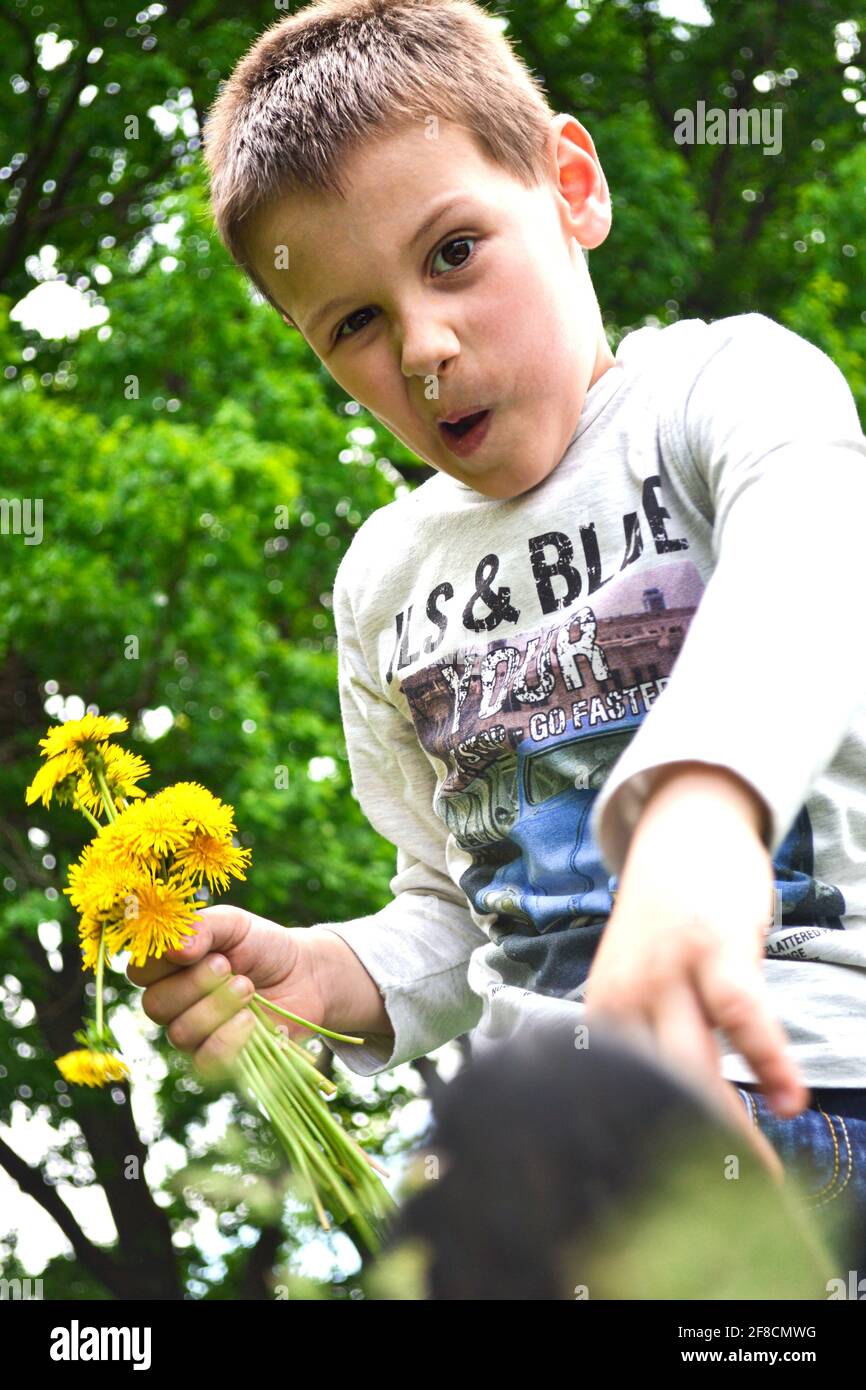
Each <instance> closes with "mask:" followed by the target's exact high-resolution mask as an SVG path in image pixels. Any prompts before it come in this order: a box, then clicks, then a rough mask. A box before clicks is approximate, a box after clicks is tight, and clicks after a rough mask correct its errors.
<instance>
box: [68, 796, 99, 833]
mask: <svg viewBox="0 0 866 1390" xmlns="http://www.w3.org/2000/svg"><path fill="white" fill-rule="evenodd" d="M72 809H73V811H80V812H81V814H82V815H83V816H84V817H85V818H86V819H87V820H89V821H90V824H91V825H92V826H93V828H94V830H101V829H102V826H101V825H100V824H99V821H98V820H97V819H96V817H95V816H92V815H91V814H90V812H89V811H88V809H87V807H86V806H82V804H81V802H80V801H78V800H75V801H73V803H72Z"/></svg>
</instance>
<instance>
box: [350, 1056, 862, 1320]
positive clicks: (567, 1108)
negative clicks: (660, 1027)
mask: <svg viewBox="0 0 866 1390" xmlns="http://www.w3.org/2000/svg"><path fill="white" fill-rule="evenodd" d="M407 1250H414V1251H415V1252H416V1254H417V1253H418V1252H423V1260H422V1261H421V1267H420V1268H421V1271H422V1272H421V1273H420V1274H419V1275H418V1278H419V1280H420V1285H419V1288H418V1291H417V1292H415V1293H408V1294H407V1292H406V1290H405V1289H404V1288H401V1289H399V1290H398V1288H397V1284H398V1280H399V1275H398V1270H400V1269H402V1270H403V1271H404V1272H405V1273H408V1271H409V1269H410V1268H411V1267H412V1266H411V1262H410V1263H409V1264H407V1263H406V1262H405V1260H404V1263H403V1264H402V1265H401V1264H400V1263H399V1261H400V1259H401V1258H402V1256H401V1252H404V1253H405V1252H406V1251H407ZM832 1253H833V1252H830V1251H829V1250H828V1249H827V1248H826V1247H825V1246H824V1245H823V1244H822V1243H821V1241H820V1239H819V1237H818V1236H817V1235H816V1233H815V1231H814V1228H813V1226H812V1223H811V1222H810V1221H809V1220H808V1217H807V1213H805V1212H804V1211H803V1209H802V1207H801V1205H800V1194H799V1193H798V1190H797V1188H796V1185H795V1183H794V1182H793V1180H792V1179H791V1178H790V1177H789V1178H787V1179H786V1182H785V1184H784V1186H782V1185H779V1184H777V1183H776V1182H774V1181H773V1180H772V1179H771V1177H770V1176H769V1175H768V1173H767V1172H766V1170H765V1169H764V1167H763V1166H762V1164H761V1163H760V1162H759V1160H758V1159H757V1157H756V1156H755V1154H754V1153H753V1152H752V1151H751V1149H750V1147H749V1145H748V1142H747V1140H746V1139H745V1137H744V1136H743V1135H740V1134H738V1133H736V1132H735V1131H734V1130H733V1129H732V1128H731V1127H729V1126H728V1125H727V1123H726V1122H725V1121H724V1120H723V1119H721V1118H720V1117H719V1116H718V1115H717V1114H716V1113H715V1112H714V1111H711V1110H709V1109H708V1108H707V1107H706V1106H704V1104H703V1103H702V1102H701V1099H700V1097H699V1096H698V1095H697V1094H696V1093H695V1092H693V1091H692V1090H690V1089H689V1088H688V1086H687V1085H686V1084H685V1083H684V1082H681V1081H680V1079H679V1078H678V1077H677V1076H676V1075H675V1074H674V1073H673V1072H668V1071H667V1070H665V1069H664V1068H663V1067H662V1066H661V1065H656V1064H655V1062H654V1061H653V1060H651V1058H650V1057H649V1055H644V1054H643V1053H642V1052H640V1051H639V1050H638V1049H637V1048H633V1047H632V1046H631V1044H630V1043H626V1042H625V1041H624V1040H623V1039H622V1038H621V1037H620V1036H619V1035H612V1034H610V1033H606V1034H602V1033H601V1032H600V1031H599V1030H598V1029H595V1030H594V1031H593V1036H592V1043H591V1046H590V1047H588V1048H586V1049H584V1050H578V1049H576V1047H575V1044H574V1038H573V1037H572V1035H571V1034H570V1033H568V1032H567V1031H555V1032H553V1031H552V1032H549V1033H544V1032H539V1033H538V1034H537V1035H536V1036H533V1037H526V1035H524V1036H523V1037H522V1038H521V1040H520V1041H519V1042H517V1041H516V1040H515V1039H511V1040H509V1041H507V1042H503V1043H502V1044H501V1045H499V1047H498V1049H495V1050H493V1051H488V1052H487V1053H485V1054H484V1055H483V1056H480V1057H478V1058H477V1059H474V1060H473V1061H472V1062H470V1063H469V1064H468V1065H467V1066H466V1067H465V1068H464V1070H463V1071H462V1072H460V1073H459V1074H458V1076H457V1077H456V1078H455V1080H454V1081H453V1082H452V1083H451V1084H450V1085H448V1086H446V1087H443V1089H442V1091H441V1093H440V1094H439V1095H438V1096H437V1097H436V1098H435V1100H434V1129H433V1134H432V1138H431V1141H430V1143H429V1144H428V1145H426V1146H425V1149H424V1151H423V1152H421V1153H420V1154H418V1155H417V1156H416V1165H415V1169H414V1173H413V1177H412V1187H411V1190H410V1192H409V1195H408V1197H407V1200H406V1202H405V1205H404V1207H403V1209H402V1211H401V1213H400V1216H399V1218H398V1222H397V1225H396V1226H395V1228H394V1230H393V1232H392V1235H391V1239H390V1241H389V1245H388V1250H387V1252H386V1255H385V1257H384V1263H383V1264H382V1271H381V1276H380V1278H379V1279H377V1289H376V1290H375V1291H374V1296H378V1297H384V1298H405V1297H407V1296H408V1297H421V1298H432V1299H437V1300H441V1299H473V1300H479V1299H480V1300H490V1299H511V1300H526V1299H575V1298H577V1299H585V1298H590V1299H605V1298H614V1299H659V1298H662V1299H719V1298H724V1299H737V1298H744V1299H775V1298H800V1299H802V1298H826V1297H827V1292H826V1288H827V1280H828V1279H829V1278H830V1277H831V1275H832V1265H833V1264H834V1263H835V1261H834V1260H833V1259H832ZM389 1260H393V1261H394V1264H393V1266H392V1268H393V1270H394V1274H393V1277H392V1278H391V1280H390V1286H389V1278H388V1275H387V1272H386V1271H387V1264H388V1261H389ZM409 1282H411V1280H410V1281H409Z"/></svg>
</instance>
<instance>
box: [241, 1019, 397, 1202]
mask: <svg viewBox="0 0 866 1390" xmlns="http://www.w3.org/2000/svg"><path fill="white" fill-rule="evenodd" d="M253 1011H254V1013H255V1014H256V1015H257V1016H258V1017H259V1018H261V1012H260V1010H259V1009H257V1008H255V1006H253ZM268 1040H269V1041H270V1042H271V1044H272V1045H275V1046H276V1048H277V1050H278V1051H281V1046H280V1043H279V1042H277V1039H276V1036H275V1034H274V1033H273V1031H272V1030H271V1029H270V1028H269V1029H268ZM298 1051H299V1052H300V1053H301V1055H302V1056H303V1057H304V1059H305V1061H307V1062H309V1063H311V1064H312V1065H313V1068H314V1070H316V1071H317V1072H318V1068H317V1067H315V1063H314V1062H313V1059H312V1058H311V1057H310V1056H309V1053H307V1052H305V1051H304V1049H303V1048H300V1047H299V1048H298ZM317 1080H318V1081H319V1083H322V1082H324V1081H325V1080H327V1078H326V1077H324V1076H322V1074H321V1073H318V1076H317ZM334 1089H336V1088H334ZM308 1096H309V1093H308V1092H307V1091H306V1090H303V1091H302V1092H301V1099H302V1100H303V1101H306V1100H307V1098H308ZM317 1108H318V1107H317ZM325 1114H327V1116H328V1120H329V1121H330V1123H331V1124H332V1125H333V1126H335V1127H336V1131H337V1133H338V1134H339V1136H340V1144H341V1145H342V1144H345V1143H346V1142H348V1143H349V1144H351V1145H352V1146H353V1147H354V1148H355V1149H357V1151H358V1153H359V1154H360V1155H361V1157H362V1158H363V1159H364V1160H365V1162H366V1163H368V1164H369V1165H370V1166H371V1167H373V1168H375V1169H376V1171H377V1172H379V1173H381V1174H382V1175H383V1177H386V1178H387V1177H388V1176H389V1174H388V1172H387V1170H386V1169H384V1168H382V1167H381V1166H380V1165H379V1164H377V1163H376V1162H375V1160H374V1159H372V1158H371V1157H370V1155H369V1154H368V1153H366V1152H365V1150H364V1149H363V1148H362V1147H361V1145H360V1144H359V1143H358V1142H357V1140H356V1139H354V1138H352V1136H351V1135H349V1134H347V1133H346V1131H345V1130H344V1129H343V1128H342V1126H340V1125H337V1122H336V1120H334V1118H333V1116H332V1115H331V1114H330V1112H329V1111H327V1110H326V1111H325Z"/></svg>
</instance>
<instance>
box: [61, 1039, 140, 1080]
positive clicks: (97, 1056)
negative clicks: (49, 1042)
mask: <svg viewBox="0 0 866 1390" xmlns="http://www.w3.org/2000/svg"><path fill="white" fill-rule="evenodd" d="M55 1065H56V1066H57V1068H58V1070H59V1071H60V1073H61V1075H62V1076H63V1077H64V1078H65V1079H66V1080H67V1081H70V1082H72V1083H73V1085H76V1086H107V1085H108V1083H109V1082H110V1081H123V1080H124V1079H125V1078H126V1077H128V1076H129V1067H128V1066H127V1065H126V1063H125V1062H122V1061H121V1060H120V1058H119V1057H115V1056H114V1054H113V1053H112V1052H97V1051H96V1050H95V1049H94V1048H90V1047H82V1048H79V1049H78V1050H77V1051H76V1052H66V1053H64V1055H63V1056H62V1057H58V1058H57V1059H56V1063H55Z"/></svg>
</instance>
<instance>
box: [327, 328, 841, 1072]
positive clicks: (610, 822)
mask: <svg viewBox="0 0 866 1390" xmlns="http://www.w3.org/2000/svg"><path fill="white" fill-rule="evenodd" d="M864 516H866V439H864V436H863V432H862V429H861V427H860V423H859V420H858V417H857V411H856V408H855V404H854V400H853V397H852V394H851V391H850V389H849V387H848V385H847V383H846V381H845V379H844V377H843V376H842V373H841V372H840V371H839V369H838V368H837V367H836V366H835V364H834V363H833V362H832V360H831V359H830V358H829V357H828V356H827V355H826V354H825V353H823V352H822V351H820V350H819V349H818V348H816V347H814V346H813V345H812V344H810V343H808V342H807V341H806V340H805V339H803V338H802V337H800V336H799V335H797V334H795V333H793V332H791V331H790V330H789V329H786V328H784V327H782V326H781V325H780V324H778V323H776V322H774V321H773V320H771V319H769V318H767V317H765V316H764V315H762V314H743V315H737V316H733V317H730V318H724V319H719V320H717V321H715V322H713V323H706V322H704V321H702V320H700V319H689V320H682V321H680V322H678V323H676V324H673V325H670V326H668V327H664V328H656V327H646V328H641V329H638V330H636V331H634V332H632V333H629V334H628V335H626V336H625V337H624V338H623V340H622V342H621V343H620V345H619V348H618V350H617V353H616V359H615V363H614V364H613V365H612V366H611V367H609V368H608V369H607V370H606V371H605V372H604V373H603V374H602V376H601V377H599V379H598V380H597V381H596V382H595V383H594V385H593V386H592V387H591V388H590V390H589V392H588V393H587V395H586V398H585V402H584V405H583V409H582V411H581V414H580V418H579V420H578V423H577V426H576V428H575V431H574V434H573V436H572V438H571V440H570V441H569V443H568V445H567V447H566V450H565V452H564V454H563V456H562V459H561V460H560V462H559V463H558V465H557V466H556V468H555V469H554V470H553V471H552V472H551V473H550V474H549V475H548V476H547V477H546V478H545V479H544V480H543V481H542V482H541V483H540V484H538V485H537V486H535V487H533V488H531V489H529V491H528V492H526V493H524V494H522V495H521V496H519V497H515V498H512V499H504V500H503V499H496V498H488V497H486V496H484V495H483V494H481V493H479V492H477V491H475V490H474V489H473V488H471V487H470V486H468V485H467V484H464V483H462V482H459V481H458V480H456V479H454V478H452V477H450V476H449V475H447V474H444V473H437V474H436V476H435V477H433V478H431V479H430V480H428V481H427V482H425V483H424V484H423V485H421V486H420V487H418V488H416V489H415V490H414V491H412V492H410V493H408V494H407V495H405V496H402V497H400V498H398V499H397V500H395V501H394V502H393V503H391V504H389V505H388V506H385V507H383V508H380V509H379V510H378V511H377V512H375V513H374V514H373V515H372V516H370V517H369V518H368V519H367V521H365V522H364V524H363V525H362V526H361V527H360V528H359V530H358V532H357V533H356V535H355V537H354V539H353V541H352V544H351V546H350V547H349V550H348V551H347V553H346V555H345V556H344V558H343V561H342V563H341V565H340V568H339V571H338V574H337V578H336V582H335V587H334V612H335V619H336V626H337V638H338V656H339V682H340V701H341V709H342V718H343V724H344V728H345V735H346V745H347V751H348V756H349V762H350V768H351V773H352V781H353V786H354V789H355V794H356V795H357V797H358V799H359V801H360V804H361V807H362V809H363V810H364V813H365V815H366V816H367V818H368V820H369V821H370V823H371V825H372V826H373V827H374V828H375V829H376V830H377V831H378V832H379V833H380V834H381V835H383V836H384V837H385V838H386V839H387V840H389V841H390V842H391V843H392V844H393V845H394V846H395V848H396V851H397V862H396V870H397V871H396V874H395V877H394V878H393V879H392V881H391V891H392V893H393V898H392V900H391V901H390V902H389V903H388V904H387V905H386V907H384V908H383V909H382V910H381V911H380V912H376V913H372V914H370V916H368V917H364V918H359V919H355V920H353V921H350V922H344V923H327V924H324V925H326V926H327V927H328V929H329V930H331V931H334V932H336V933H337V934H339V935H340V936H342V937H343V939H344V940H345V941H347V943H348V944H349V945H350V946H351V948H352V949H353V951H355V953H356V954H357V955H358V957H359V959H360V960H361V962H362V963H363V964H364V966H365V967H366V969H367V970H368V971H369V973H370V974H371V975H372V977H373V979H374V980H375V981H376V983H377V985H378V986H379V989H380V991H381V993H382V995H383V999H384V1003H385V1007H386V1010H387V1012H388V1015H389V1018H390V1020H391V1023H392V1026H393V1028H394V1037H393V1038H391V1037H384V1036H381V1037H375V1036H374V1037H370V1038H368V1040H367V1043H366V1045H365V1046H364V1047H363V1048H358V1047H354V1046H352V1045H349V1044H334V1050H335V1051H336V1052H337V1053H338V1054H339V1055H340V1057H341V1058H342V1059H343V1060H344V1061H345V1062H346V1064H347V1065H348V1066H349V1067H350V1068H352V1069H353V1070H355V1071H357V1072H359V1073H362V1074H373V1073H376V1072H379V1071H383V1070H385V1069H387V1068H390V1067H393V1066H395V1065H396V1064H397V1063H398V1062H401V1061H407V1060H410V1059H412V1058H415V1057H418V1056H421V1055H424V1054H426V1053H427V1052H430V1051H432V1050H433V1049H435V1048H436V1047H438V1046H441V1045H442V1044H443V1043H444V1042H446V1041H448V1040H449V1039H451V1038H453V1037H456V1036H457V1035H458V1034H460V1033H463V1032H467V1031H468V1032H471V1038H472V1045H473V1047H476V1046H477V1047H479V1048H480V1047H482V1046H484V1045H486V1044H487V1043H488V1042H491V1041H495V1040H497V1039H499V1038H502V1037H504V1036H507V1035H510V1034H513V1033H514V1032H515V1030H517V1029H518V1028H522V1027H532V1026H534V1025H535V1023H536V1022H541V1021H543V1020H545V1019H548V1020H550V1021H552V1022H557V1023H565V1024H566V1025H568V1026H571V1025H574V1026H575V1027H576V1026H577V1025H578V1024H579V1023H580V1021H581V1019H582V1017H583V1014H584V1009H585V1006H584V1003H583V995H584V992H585V988H586V981H587V976H588V974H589V970H590V967H591V965H592V959H593V955H594V951H595V949H596V946H597V944H598V940H599V937H600V934H601V932H602V931H603V930H604V926H605V922H606V920H607V918H608V917H609V915H610V913H611V910H612V907H613V903H614V900H615V895H616V889H617V884H618V876H619V875H620V873H621V872H622V869H623V866H624V863H625V860H626V856H627V852H628V847H629V844H630V841H631V837H632V835H633V834H634V831H635V828H636V826H637V824H638V821H639V819H640V816H641V814H642V811H643V808H644V805H645V804H646V800H647V798H648V796H649V793H650V790H651V788H652V786H653V782H654V779H655V776H656V775H657V774H658V773H659V772H660V770H661V769H663V768H665V767H667V766H669V765H670V764H671V763H674V762H680V761H699V762H703V763H707V764H710V765H715V766H719V767H723V768H728V769H730V770H732V771H734V772H736V773H737V774H738V775H739V776H740V777H742V778H743V779H744V781H745V782H746V783H747V784H748V785H749V786H750V787H751V788H752V789H753V790H754V792H755V793H756V795H757V796H758V798H759V800H760V801H761V802H762V803H763V805H764V806H765V808H766V809H767V811H768V827H769V828H768V830H767V839H766V845H767V849H768V851H769V853H770V856H771V858H772V860H773V865H774V877H775V881H776V910H775V916H774V921H773V923H772V926H771V928H770V929H769V930H768V932H767V935H766V940H765V974H766V979H767V984H768V988H769V991H770V1004H771V1007H772V1008H773V1009H774V1011H775V1013H776V1015H777V1016H778V1017H779V1019H780V1020H781V1022H782V1024H783V1026H784V1027H785V1029H786V1032H787V1036H788V1041H789V1050H790V1053H791V1055H792V1056H793V1058H794V1059H795V1061H796V1062H797V1063H798V1064H799V1066H800V1068H801V1071H802V1074H803V1077H804V1080H805V1081H806V1084H808V1085H813V1086H834V1087H835V1086H866V641H864V639H863V635H862V633H861V630H860V627H859V619H860V616H861V613H862V612H863V609H864V600H866V556H864V553H863V551H862V549H861V547H862V540H861V533H862V525H863V518H864ZM718 873H719V874H720V875H722V874H724V873H725V865H724V862H722V861H721V860H720V862H719V864H718ZM707 893H708V894H709V895H711V894H712V884H711V883H708V884H707ZM718 1036H719V1041H720V1044H721V1048H722V1057H723V1060H722V1070H723V1074H724V1075H725V1076H726V1077H728V1078H729V1079H730V1080H739V1081H754V1080H755V1077H754V1074H753V1072H752V1071H751V1069H750V1068H749V1066H748V1065H747V1063H746V1062H745V1060H744V1059H743V1058H742V1057H741V1056H740V1055H738V1054H737V1053H736V1052H735V1051H732V1050H731V1048H730V1045H729V1044H728V1043H727V1041H726V1040H725V1039H724V1036H723V1035H722V1034H721V1033H719V1035H718Z"/></svg>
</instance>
